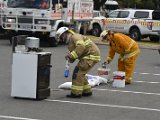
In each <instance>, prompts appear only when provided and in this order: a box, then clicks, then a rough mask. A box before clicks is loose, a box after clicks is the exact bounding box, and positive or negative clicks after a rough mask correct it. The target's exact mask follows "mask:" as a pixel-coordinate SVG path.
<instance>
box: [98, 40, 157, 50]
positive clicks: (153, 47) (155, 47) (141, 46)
mask: <svg viewBox="0 0 160 120" xmlns="http://www.w3.org/2000/svg"><path fill="white" fill-rule="evenodd" d="M95 43H96V44H97V45H107V46H108V45H109V44H108V43H103V42H95ZM139 48H140V49H150V50H159V49H160V46H153V45H152V46H148V45H140V44H139Z"/></svg>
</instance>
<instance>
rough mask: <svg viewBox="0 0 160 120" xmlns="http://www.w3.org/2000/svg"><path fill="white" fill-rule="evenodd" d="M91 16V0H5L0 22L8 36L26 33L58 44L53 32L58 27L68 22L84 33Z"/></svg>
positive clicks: (52, 44)
mask: <svg viewBox="0 0 160 120" xmlns="http://www.w3.org/2000/svg"><path fill="white" fill-rule="evenodd" d="M92 18H93V1H92V0H8V2H7V7H6V8H4V9H3V14H2V24H3V28H4V29H6V30H7V31H8V36H10V38H12V37H13V36H15V35H19V34H21V35H24V34H25V35H28V36H34V37H39V38H41V40H42V39H44V40H47V41H48V42H49V44H50V46H57V45H58V42H57V41H56V39H55V33H56V31H57V29H58V28H60V27H62V26H65V25H70V26H73V27H74V29H75V30H76V31H77V32H81V33H82V32H83V33H84V32H85V31H87V30H86V29H87V28H88V27H87V26H88V25H89V24H90V23H89V22H90V21H91V19H92ZM70 23H72V24H70ZM10 41H11V39H10Z"/></svg>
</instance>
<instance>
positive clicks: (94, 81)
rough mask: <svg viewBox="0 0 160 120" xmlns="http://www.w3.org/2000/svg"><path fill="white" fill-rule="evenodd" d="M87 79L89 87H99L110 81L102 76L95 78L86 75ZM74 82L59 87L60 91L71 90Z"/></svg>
mask: <svg viewBox="0 0 160 120" xmlns="http://www.w3.org/2000/svg"><path fill="white" fill-rule="evenodd" d="M86 78H87V80H88V83H89V85H91V86H92V87H95V86H99V85H100V84H101V83H107V82H108V80H107V79H106V78H103V77H100V76H94V75H89V74H86ZM71 86H72V82H65V83H63V84H61V85H59V86H58V88H59V89H71Z"/></svg>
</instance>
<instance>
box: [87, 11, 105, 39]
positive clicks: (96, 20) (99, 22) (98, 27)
mask: <svg viewBox="0 0 160 120" xmlns="http://www.w3.org/2000/svg"><path fill="white" fill-rule="evenodd" d="M106 19H107V18H106V17H105V16H103V15H102V13H101V12H100V11H97V10H94V11H93V19H92V21H91V24H90V26H89V27H90V33H91V34H92V35H93V36H97V37H99V35H100V34H101V32H102V31H103V30H104V29H105V28H106V21H105V20H106Z"/></svg>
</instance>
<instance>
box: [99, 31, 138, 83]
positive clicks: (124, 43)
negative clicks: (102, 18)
mask: <svg viewBox="0 0 160 120" xmlns="http://www.w3.org/2000/svg"><path fill="white" fill-rule="evenodd" d="M100 37H101V38H102V42H109V44H110V50H109V53H108V57H107V60H106V63H107V64H109V63H110V62H111V61H112V59H113V58H114V55H115V53H118V54H120V57H119V59H118V71H123V72H125V73H126V75H125V84H126V85H127V84H131V82H132V74H133V71H134V66H135V63H136V59H137V56H138V55H139V53H140V50H139V47H138V44H137V43H136V42H135V41H134V40H133V39H131V38H130V37H128V36H127V35H124V34H121V33H114V32H112V31H106V30H104V31H103V32H102V33H101V35H100Z"/></svg>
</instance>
